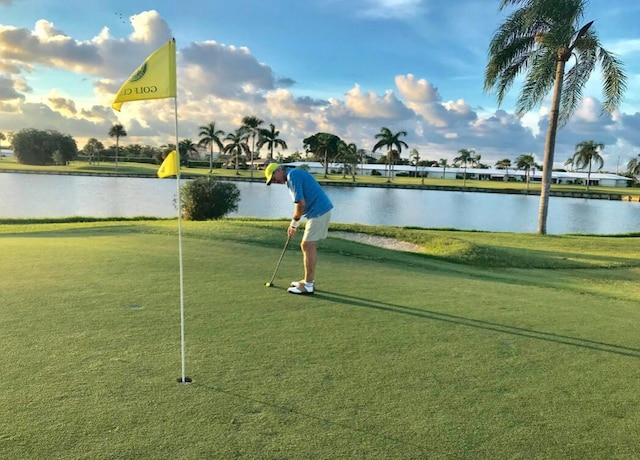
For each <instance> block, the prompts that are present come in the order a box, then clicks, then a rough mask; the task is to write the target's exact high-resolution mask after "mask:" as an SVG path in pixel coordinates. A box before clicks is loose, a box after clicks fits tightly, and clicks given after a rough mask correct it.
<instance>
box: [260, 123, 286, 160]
mask: <svg viewBox="0 0 640 460" xmlns="http://www.w3.org/2000/svg"><path fill="white" fill-rule="evenodd" d="M278 136H280V131H278V130H276V127H275V125H274V124H273V123H271V124H269V129H261V130H260V138H259V139H258V149H261V148H262V146H264V145H266V146H267V148H268V149H269V160H273V149H274V148H275V147H280V148H282V149H283V150H287V143H286V142H285V141H283V140H282V139H280V138H279V137H278Z"/></svg>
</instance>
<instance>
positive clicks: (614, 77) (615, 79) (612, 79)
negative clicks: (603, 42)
mask: <svg viewBox="0 0 640 460" xmlns="http://www.w3.org/2000/svg"><path fill="white" fill-rule="evenodd" d="M597 59H598V61H599V62H600V66H601V67H602V75H603V77H602V80H603V83H602V93H603V96H604V102H603V104H602V108H603V110H606V111H607V112H613V111H614V110H615V109H617V108H618V107H619V106H620V102H621V101H622V95H623V94H624V92H625V90H626V89H627V76H626V75H625V72H624V66H623V64H622V61H620V60H619V59H618V58H617V57H616V56H615V55H613V54H611V53H609V52H608V51H607V50H605V49H604V48H602V47H599V48H598V56H597Z"/></svg>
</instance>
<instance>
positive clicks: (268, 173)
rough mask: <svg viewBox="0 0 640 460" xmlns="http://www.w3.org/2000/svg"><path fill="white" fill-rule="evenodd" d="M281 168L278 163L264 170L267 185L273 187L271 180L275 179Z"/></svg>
mask: <svg viewBox="0 0 640 460" xmlns="http://www.w3.org/2000/svg"><path fill="white" fill-rule="evenodd" d="M279 167H280V165H279V164H278V163H269V164H268V165H267V167H266V168H264V177H266V178H267V185H271V179H273V173H274V172H276V171H277V169H278V168H279Z"/></svg>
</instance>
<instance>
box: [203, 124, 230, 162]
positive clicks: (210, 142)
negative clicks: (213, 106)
mask: <svg viewBox="0 0 640 460" xmlns="http://www.w3.org/2000/svg"><path fill="white" fill-rule="evenodd" d="M199 129H200V132H199V133H198V136H200V140H199V141H198V147H209V174H211V173H212V172H213V146H214V145H216V146H217V147H218V152H222V149H224V144H223V143H222V139H221V138H222V136H224V134H225V132H224V131H223V130H221V129H216V122H215V121H212V122H210V123H209V124H208V125H203V126H200V128H199Z"/></svg>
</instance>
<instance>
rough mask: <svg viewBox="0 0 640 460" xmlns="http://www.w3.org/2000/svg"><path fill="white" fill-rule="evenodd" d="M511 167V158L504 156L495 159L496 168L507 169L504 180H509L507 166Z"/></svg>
mask: <svg viewBox="0 0 640 460" xmlns="http://www.w3.org/2000/svg"><path fill="white" fill-rule="evenodd" d="M510 167H511V160H510V159H508V158H505V159H503V160H498V161H496V168H497V169H504V170H506V171H507V173H506V175H505V176H504V177H505V181H506V182H509V168H510Z"/></svg>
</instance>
